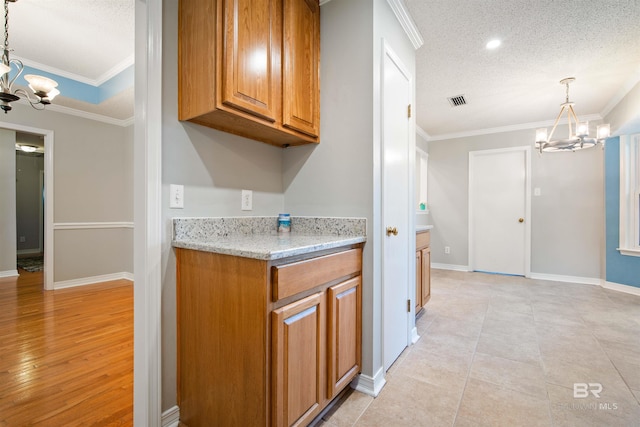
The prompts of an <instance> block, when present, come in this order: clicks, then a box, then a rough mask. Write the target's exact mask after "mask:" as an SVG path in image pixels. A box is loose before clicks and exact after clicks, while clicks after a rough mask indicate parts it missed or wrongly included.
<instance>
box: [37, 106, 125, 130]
mask: <svg viewBox="0 0 640 427" xmlns="http://www.w3.org/2000/svg"><path fill="white" fill-rule="evenodd" d="M47 110H49V111H55V112H56V113H62V114H69V115H71V116H76V117H82V118H83V119H89V120H95V121H98V122H103V123H108V124H110V125H116V126H121V127H127V126H130V125H132V124H133V121H134V118H133V117H129V118H127V119H115V118H113V117H109V116H103V115H102V114H96V113H89V112H87V111H82V110H76V109H75V108H69V107H64V106H62V105H58V104H50V105H47Z"/></svg>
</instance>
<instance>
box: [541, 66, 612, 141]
mask: <svg viewBox="0 0 640 427" xmlns="http://www.w3.org/2000/svg"><path fill="white" fill-rule="evenodd" d="M575 80H576V79H575V78H574V77H567V78H566V79H562V80H560V84H562V85H565V86H566V88H567V89H566V93H567V95H566V99H565V102H564V103H562V104H560V106H561V107H562V108H560V113H559V114H558V117H557V118H556V121H555V123H554V124H553V128H551V133H550V134H549V136H548V137H547V128H540V129H537V130H536V144H535V146H536V149H538V150H540V153H542V152H543V151H576V150H581V149H583V148H591V147H594V146H596V145H597V144H598V143H601V144H602V146H603V147H604V141H605V139H607V138H608V137H609V133H610V127H609V124H608V123H607V124H601V125H599V126H598V129H597V131H596V137H595V138H590V137H589V122H588V121H584V122H581V121H579V120H578V116H576V112H575V111H574V109H573V105H574V103H573V102H571V101H569V84H571V83H573V82H574V81H575ZM565 112H566V113H567V122H568V126H569V133H568V137H567V138H559V139H552V138H553V132H554V131H555V130H556V127H557V126H558V122H559V121H560V118H561V117H562V115H563V113H565Z"/></svg>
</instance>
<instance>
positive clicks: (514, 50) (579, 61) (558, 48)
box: [9, 0, 640, 139]
mask: <svg viewBox="0 0 640 427" xmlns="http://www.w3.org/2000/svg"><path fill="white" fill-rule="evenodd" d="M404 1H405V4H406V6H407V9H408V10H409V12H410V14H411V15H412V17H413V19H414V21H415V23H416V26H417V27H418V29H419V31H420V33H421V34H422V37H423V39H424V45H423V46H422V47H421V48H420V49H418V50H417V52H416V75H417V76H416V89H417V101H416V102H417V106H416V109H415V110H416V115H417V124H418V126H419V127H420V128H422V129H423V130H424V131H426V133H427V134H429V136H430V137H432V138H433V139H438V138H446V137H451V136H455V135H460V134H464V133H473V132H477V131H479V130H483V129H492V128H500V127H508V126H520V125H525V126H526V125H528V124H531V123H537V122H548V121H552V120H553V119H555V116H556V115H557V113H558V111H559V104H560V103H561V102H563V101H564V87H563V86H561V85H560V84H559V83H558V82H559V81H560V79H562V78H564V77H576V82H575V83H573V84H572V85H571V99H572V100H573V101H575V103H576V106H575V108H576V111H577V113H578V116H579V117H583V116H590V115H596V116H600V115H602V114H606V113H607V112H608V110H609V109H610V108H611V107H612V106H613V105H614V104H615V102H616V100H619V99H620V97H621V96H622V95H624V94H626V92H627V91H628V90H629V89H630V88H631V86H632V85H633V84H635V83H636V82H637V81H638V80H640V25H638V22H640V1H638V0H565V1H564V2H560V1H556V0H404ZM9 25H10V30H9V42H10V46H11V47H12V48H13V49H14V52H12V57H18V58H21V59H23V60H24V61H25V63H26V64H27V65H30V66H33V67H35V68H40V69H44V70H45V71H51V72H54V73H56V74H59V75H63V76H66V77H70V78H73V79H74V80H78V81H82V82H85V83H91V84H100V83H102V82H104V80H106V79H108V78H109V77H111V76H113V75H114V74H117V72H119V71H121V70H122V69H124V68H126V66H128V65H130V64H132V63H133V53H134V0H19V1H17V2H15V3H10V4H9ZM493 38H499V39H501V40H502V46H501V47H499V48H498V49H496V50H493V51H489V50H486V49H485V47H484V46H485V44H486V42H487V41H488V40H490V39H493ZM42 64H46V65H42ZM461 94H464V95H465V98H466V100H467V103H468V104H467V105H465V106H462V107H455V108H454V107H451V106H450V105H449V102H448V101H447V98H448V97H450V96H455V95H461ZM54 102H55V104H56V105H60V106H63V107H68V108H72V109H74V110H82V111H87V112H90V113H94V114H98V115H103V116H106V117H112V118H114V119H117V120H126V119H130V118H131V117H132V116H133V90H132V89H129V90H127V91H125V92H123V93H121V94H120V95H118V96H116V97H114V98H112V99H110V100H108V101H105V102H103V103H102V104H99V105H93V104H89V103H85V102H82V101H77V100H74V99H71V98H66V97H65V96H64V93H63V94H61V95H60V96H58V97H57V98H56V100H55V101H54ZM52 107H53V106H52Z"/></svg>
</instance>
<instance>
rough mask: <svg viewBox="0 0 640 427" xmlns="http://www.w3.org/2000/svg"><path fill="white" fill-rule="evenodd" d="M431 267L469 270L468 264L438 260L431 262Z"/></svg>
mask: <svg viewBox="0 0 640 427" xmlns="http://www.w3.org/2000/svg"><path fill="white" fill-rule="evenodd" d="M431 268H436V269H438V270H453V271H469V266H468V265H456V264H441V263H439V262H432V263H431Z"/></svg>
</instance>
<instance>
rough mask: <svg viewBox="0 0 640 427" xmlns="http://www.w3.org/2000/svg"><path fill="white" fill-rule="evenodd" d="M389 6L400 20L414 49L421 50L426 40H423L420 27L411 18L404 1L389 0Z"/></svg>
mask: <svg viewBox="0 0 640 427" xmlns="http://www.w3.org/2000/svg"><path fill="white" fill-rule="evenodd" d="M387 3H389V6H391V10H393V13H394V14H395V15H396V18H398V21H399V22H400V25H402V28H403V29H404V32H405V33H407V36H408V37H409V40H410V41H411V44H412V45H413V48H414V49H419V48H420V46H422V45H423V44H424V39H423V38H422V34H420V31H418V27H417V26H416V23H415V21H414V20H413V18H412V17H411V14H410V13H409V10H408V9H407V6H405V4H404V2H403V1H402V0H387Z"/></svg>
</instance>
